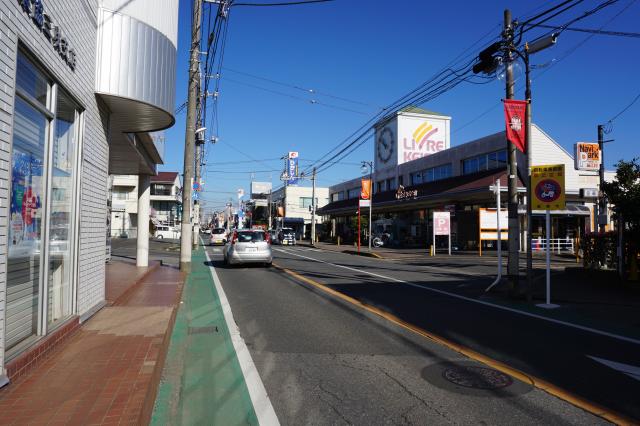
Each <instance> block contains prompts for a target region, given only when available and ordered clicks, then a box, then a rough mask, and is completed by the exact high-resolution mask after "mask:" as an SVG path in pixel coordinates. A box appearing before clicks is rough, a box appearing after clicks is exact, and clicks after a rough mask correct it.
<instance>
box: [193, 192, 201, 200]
mask: <svg viewBox="0 0 640 426" xmlns="http://www.w3.org/2000/svg"><path fill="white" fill-rule="evenodd" d="M191 198H193V199H194V200H198V199H199V198H200V193H198V192H192V193H191Z"/></svg>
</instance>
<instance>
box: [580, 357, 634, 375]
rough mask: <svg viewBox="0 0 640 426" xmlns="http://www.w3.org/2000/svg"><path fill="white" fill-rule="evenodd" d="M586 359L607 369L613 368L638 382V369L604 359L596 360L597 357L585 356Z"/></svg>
mask: <svg viewBox="0 0 640 426" xmlns="http://www.w3.org/2000/svg"><path fill="white" fill-rule="evenodd" d="M587 357H588V358H591V359H592V360H594V361H597V362H599V363H600V364H604V365H606V366H607V367H609V368H613V369H614V370H617V371H619V372H621V373H623V374H626V375H627V376H629V377H631V378H634V379H636V380H640V367H637V366H635V365H630V364H623V363H621V362H616V361H611V360H608V359H604V358H598V357H597V356H591V355H587Z"/></svg>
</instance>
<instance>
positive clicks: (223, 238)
mask: <svg viewBox="0 0 640 426" xmlns="http://www.w3.org/2000/svg"><path fill="white" fill-rule="evenodd" d="M226 243H227V230H226V229H224V228H213V229H212V230H211V237H209V244H211V245H214V244H226Z"/></svg>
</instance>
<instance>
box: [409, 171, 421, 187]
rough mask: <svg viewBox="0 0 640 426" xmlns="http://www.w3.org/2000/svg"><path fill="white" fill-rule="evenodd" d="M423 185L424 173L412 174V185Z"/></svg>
mask: <svg viewBox="0 0 640 426" xmlns="http://www.w3.org/2000/svg"><path fill="white" fill-rule="evenodd" d="M421 183H422V172H415V173H411V185H419V184H421Z"/></svg>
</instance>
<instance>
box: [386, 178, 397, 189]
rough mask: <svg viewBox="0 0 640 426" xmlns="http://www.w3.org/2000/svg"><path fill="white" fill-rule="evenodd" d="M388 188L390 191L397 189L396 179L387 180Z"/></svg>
mask: <svg viewBox="0 0 640 426" xmlns="http://www.w3.org/2000/svg"><path fill="white" fill-rule="evenodd" d="M387 188H388V189H389V190H393V189H396V178H390V179H387Z"/></svg>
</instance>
